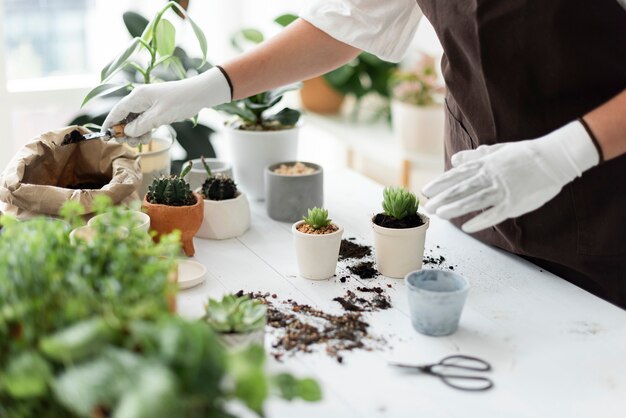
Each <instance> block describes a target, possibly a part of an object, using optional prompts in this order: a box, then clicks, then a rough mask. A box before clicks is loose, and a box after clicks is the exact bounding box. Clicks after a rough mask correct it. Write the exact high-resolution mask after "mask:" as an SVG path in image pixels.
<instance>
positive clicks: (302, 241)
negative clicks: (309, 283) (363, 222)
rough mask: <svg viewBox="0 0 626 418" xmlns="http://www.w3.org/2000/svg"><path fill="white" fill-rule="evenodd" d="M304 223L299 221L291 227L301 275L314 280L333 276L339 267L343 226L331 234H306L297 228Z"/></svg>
mask: <svg viewBox="0 0 626 418" xmlns="http://www.w3.org/2000/svg"><path fill="white" fill-rule="evenodd" d="M302 223H304V221H298V222H296V223H295V224H293V226H292V227H291V231H292V232H293V238H294V244H295V246H296V258H297V260H298V269H299V270H300V276H302V277H304V278H305V279H312V280H324V279H328V278H331V277H333V275H334V274H335V270H336V269H337V260H338V258H339V247H340V245H341V236H342V235H343V228H342V227H339V229H338V230H337V231H335V232H333V233H331V234H320V235H316V234H305V233H303V232H300V231H298V229H297V227H298V225H300V224H302Z"/></svg>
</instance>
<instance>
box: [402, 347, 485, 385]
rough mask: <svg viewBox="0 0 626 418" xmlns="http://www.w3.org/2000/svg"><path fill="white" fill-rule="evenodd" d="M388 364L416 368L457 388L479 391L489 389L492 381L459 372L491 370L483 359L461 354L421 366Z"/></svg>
mask: <svg viewBox="0 0 626 418" xmlns="http://www.w3.org/2000/svg"><path fill="white" fill-rule="evenodd" d="M390 365H391V366H395V367H401V368H404V369H412V370H416V371H419V372H421V373H424V374H427V375H430V376H436V377H438V378H439V379H440V380H441V381H442V382H443V383H445V384H446V385H448V386H450V387H452V388H454V389H458V390H466V391H473V392H479V391H485V390H489V389H491V388H492V387H493V381H492V380H491V379H489V378H488V377H484V376H477V375H474V374H465V373H459V371H461V372H462V371H466V372H488V371H491V365H490V364H489V363H487V362H486V361H485V360H481V359H479V358H476V357H471V356H465V355H462V354H455V355H452V356H448V357H444V358H443V359H441V360H440V361H439V362H438V363H432V364H426V365H422V366H417V365H410V364H402V363H390Z"/></svg>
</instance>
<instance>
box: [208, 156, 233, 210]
mask: <svg viewBox="0 0 626 418" xmlns="http://www.w3.org/2000/svg"><path fill="white" fill-rule="evenodd" d="M200 161H201V162H202V165H203V166H204V170H205V171H206V173H207V176H208V177H207V179H206V180H205V181H204V183H203V184H202V195H203V196H204V198H205V199H209V200H228V199H233V198H234V197H235V196H237V185H236V184H235V181H234V180H233V179H231V178H230V177H228V176H225V175H223V174H217V175H213V173H211V167H209V165H208V164H207V163H206V161H205V159H204V156H202V157H200Z"/></svg>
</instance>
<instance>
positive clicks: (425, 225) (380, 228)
mask: <svg viewBox="0 0 626 418" xmlns="http://www.w3.org/2000/svg"><path fill="white" fill-rule="evenodd" d="M417 214H418V215H419V217H420V218H421V219H422V220H423V221H424V223H423V224H422V225H420V226H414V227H413V228H387V227H384V226H380V225H378V224H377V223H375V222H374V216H376V215H374V216H372V217H371V218H370V223H371V224H372V227H373V229H374V230H375V231H376V232H380V233H381V234H385V235H401V234H410V233H412V232H416V231H417V230H419V229H428V227H429V226H430V218H429V217H428V216H426V215H425V214H423V213H421V212H417ZM402 231H404V232H402Z"/></svg>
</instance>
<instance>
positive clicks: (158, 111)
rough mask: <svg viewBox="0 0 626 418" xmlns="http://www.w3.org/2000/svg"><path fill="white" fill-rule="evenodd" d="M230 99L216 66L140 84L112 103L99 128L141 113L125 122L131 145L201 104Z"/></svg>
mask: <svg viewBox="0 0 626 418" xmlns="http://www.w3.org/2000/svg"><path fill="white" fill-rule="evenodd" d="M230 100H231V91H230V86H229V84H228V80H227V79H226V77H225V76H224V74H222V72H221V71H220V69H219V68H217V67H214V68H211V69H210V70H208V71H206V72H204V73H202V74H199V75H197V76H195V77H191V78H188V79H185V80H179V81H170V82H166V83H156V84H149V85H142V86H139V87H137V88H135V89H134V90H133V91H132V92H131V93H130V94H129V95H128V96H126V97H124V98H123V99H122V100H120V101H119V103H117V105H115V107H114V108H113V110H111V112H110V113H109V115H108V116H107V118H106V120H105V121H104V124H103V125H102V131H105V130H106V129H108V128H110V127H111V126H113V125H115V124H117V123H119V122H120V121H121V120H123V119H124V118H126V116H128V114H129V113H141V115H140V116H139V117H138V118H137V119H135V120H134V121H132V122H131V123H129V124H128V125H126V127H125V128H124V134H125V135H126V138H119V139H118V142H123V141H125V140H127V141H128V143H129V144H130V145H131V146H136V145H138V144H139V143H142V144H145V143H148V142H149V141H150V136H151V133H152V129H154V128H157V127H159V126H161V125H167V124H170V123H172V122H177V121H181V120H185V119H188V118H191V117H193V116H195V115H196V114H197V113H198V112H199V111H200V110H201V109H202V108H205V107H213V106H217V105H219V104H222V103H226V102H229V101H230Z"/></svg>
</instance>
